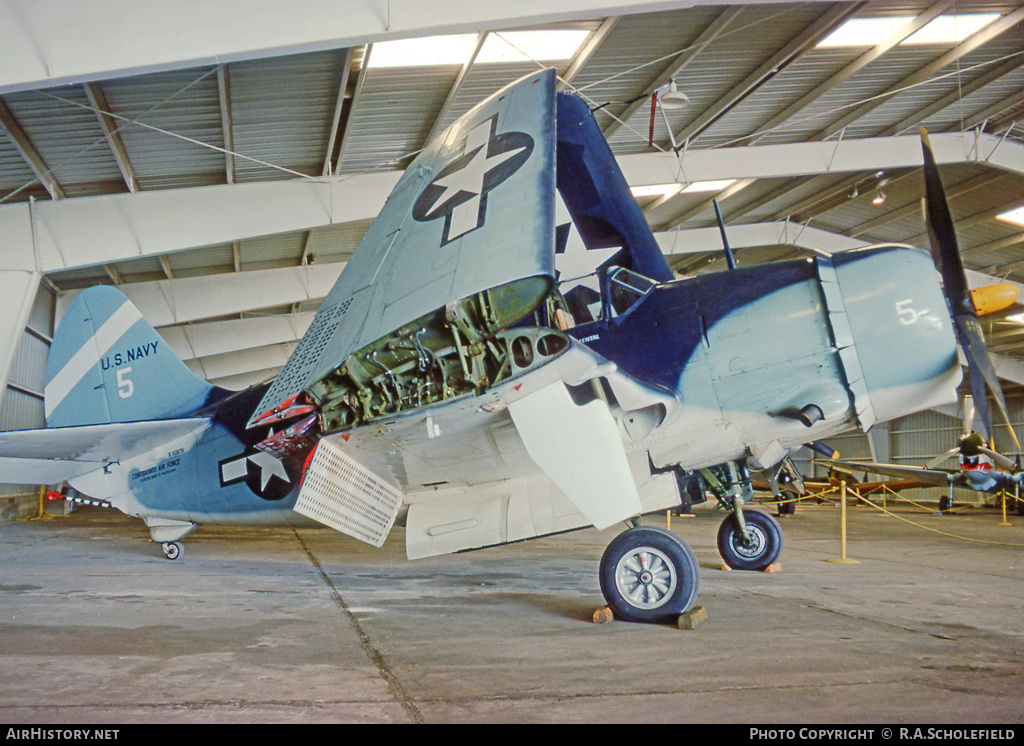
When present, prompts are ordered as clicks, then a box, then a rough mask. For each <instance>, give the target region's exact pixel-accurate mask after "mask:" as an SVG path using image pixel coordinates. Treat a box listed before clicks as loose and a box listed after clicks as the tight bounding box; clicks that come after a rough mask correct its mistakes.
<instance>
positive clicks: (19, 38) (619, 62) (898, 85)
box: [0, 0, 1024, 517]
mask: <svg viewBox="0 0 1024 746" xmlns="http://www.w3.org/2000/svg"><path fill="white" fill-rule="evenodd" d="M182 5H184V6H187V8H188V9H191V11H192V12H183V10H182V7H181V6H182ZM421 5H423V6H426V5H427V4H421ZM247 6H248V4H247V3H246V2H245V1H244V0H226V1H221V2H217V3H206V4H201V5H200V4H197V3H196V4H193V3H185V4H179V3H175V4H157V3H137V2H128V0H103V1H102V2H98V3H96V2H94V3H89V4H84V5H76V6H68V5H66V4H64V3H59V2H38V3H3V4H2V5H0V236H2V237H3V248H2V252H0V283H2V285H0V287H2V288H3V290H4V292H2V293H0V319H2V324H0V334H2V335H3V337H2V338H3V344H2V345H0V395H2V402H0V429H2V430H13V429H22V428H29V427H42V426H44V425H45V421H44V414H43V389H44V385H45V365H46V358H47V351H48V346H49V342H50V340H51V338H52V335H53V331H54V328H55V323H56V322H57V321H58V320H59V318H60V315H61V312H62V309H63V308H65V307H66V305H67V304H68V303H69V302H70V300H71V299H72V298H74V296H75V294H76V293H77V292H78V291H80V290H82V289H83V288H86V287H89V286H92V285H96V284H110V285H115V286H117V287H118V288H119V289H120V290H122V291H123V292H124V293H126V294H127V295H128V296H129V298H130V299H131V300H132V301H133V302H134V303H135V304H136V305H137V306H138V307H139V309H140V310H141V311H142V313H143V315H144V316H145V317H146V318H147V319H148V320H149V321H150V322H151V323H152V324H153V325H154V326H155V327H156V328H157V329H158V331H159V332H160V333H161V335H162V336H163V337H164V339H165V340H166V342H167V344H168V345H169V346H170V347H172V348H173V349H174V351H175V352H176V353H177V354H178V355H179V356H180V357H181V358H182V359H184V360H185V361H186V363H187V365H188V366H189V367H190V368H191V369H192V370H193V371H195V372H196V373H197V374H199V375H200V376H202V377H203V378H205V379H207V380H209V381H211V382H213V383H216V384H218V385H221V386H225V387H228V388H243V387H245V386H247V385H249V384H252V383H255V382H259V381H264V380H267V379H269V378H271V377H272V376H273V375H274V374H275V373H276V372H277V371H278V370H280V368H281V367H282V366H283V365H284V363H285V361H286V360H287V358H288V356H289V354H290V353H291V351H292V350H293V349H294V348H295V346H296V345H297V343H298V340H299V339H300V338H301V336H302V334H303V332H304V331H305V329H306V328H307V327H308V325H309V324H310V322H311V320H312V318H313V315H314V313H315V311H316V309H317V307H318V305H319V303H320V301H321V300H322V299H323V297H324V295H325V294H326V293H327V291H328V290H329V289H330V287H331V286H332V284H333V282H334V280H335V279H336V278H337V277H338V275H339V273H340V271H341V270H342V268H343V267H344V266H345V262H346V260H347V259H348V258H349V257H350V256H351V253H352V251H353V250H354V248H355V246H356V245H357V244H358V242H359V240H360V238H361V237H362V235H363V233H364V232H365V231H366V229H367V227H368V225H369V223H370V222H371V221H372V219H373V218H374V216H375V215H376V214H377V212H378V211H379V210H380V208H381V206H382V205H383V203H384V201H385V199H386V197H387V194H388V193H389V191H390V189H391V188H392V186H393V185H394V184H395V183H396V181H397V179H398V176H399V174H400V173H401V171H402V169H403V168H404V166H405V165H407V164H408V163H409V162H410V160H411V158H412V157H413V156H414V155H415V154H416V153H417V152H418V151H419V150H420V149H421V148H422V147H423V146H424V144H425V143H426V142H427V141H428V140H429V139H430V138H431V136H432V135H433V134H434V133H436V132H438V131H440V130H441V129H443V128H444V127H446V126H447V125H448V124H450V123H451V122H453V121H454V120H455V119H456V118H457V117H458V116H460V115H461V114H462V113H464V112H466V111H467V110H469V109H470V108H471V107H472V106H473V105H475V104H476V103H478V102H479V101H481V100H482V99H484V98H486V97H487V96H488V95H490V94H491V93H493V92H494V91H496V90H498V89H500V88H501V87H503V86H505V85H507V84H508V83H510V82H512V81H513V80H516V79H518V78H519V77H521V76H523V75H526V74H529V73H530V72H531V71H534V70H537V69H538V68H540V67H549V66H553V67H555V68H556V69H557V71H558V75H559V79H560V87H561V88H563V89H565V90H571V91H575V92H577V93H578V94H579V95H580V96H582V97H584V99H585V100H586V101H587V102H588V103H589V104H590V105H591V107H592V108H595V109H596V112H597V113H596V116H597V118H598V120H599V122H600V124H601V126H602V127H603V130H604V133H605V136H606V138H607V139H608V141H609V143H610V144H611V147H612V149H613V152H614V153H615V154H616V155H617V156H618V158H619V160H620V163H621V165H622V168H623V171H624V173H625V174H626V176H627V179H628V180H629V183H630V185H631V187H633V188H634V194H635V195H636V197H637V200H638V201H639V203H640V205H641V207H642V209H643V212H644V214H645V216H646V218H647V220H648V222H649V224H650V226H651V227H652V229H653V231H654V233H655V235H656V237H657V239H658V241H659V243H660V245H661V246H662V248H663V250H664V252H665V253H666V255H667V256H668V257H669V260H670V263H671V265H672V267H673V269H674V270H675V271H676V272H677V273H678V274H679V275H680V276H684V275H692V274H697V273H703V272H713V271H721V270H723V269H724V268H725V260H724V256H723V253H722V251H721V236H720V234H719V230H718V227H717V223H716V218H715V213H714V209H713V200H716V201H717V202H718V204H719V205H720V207H721V210H722V213H723V217H724V220H725V223H726V225H727V235H728V240H729V243H730V246H731V247H732V249H733V250H734V251H735V252H736V257H737V261H738V262H739V263H740V264H746V265H750V264H756V263H762V262H769V261H773V260H777V259H782V258H792V257H800V256H809V255H811V254H812V253H813V252H816V251H817V252H826V253H833V252H839V251H844V250H847V249H850V248H854V247H858V246H864V245H869V244H873V243H882V242H896V243H906V244H913V245H919V246H926V245H927V243H928V236H927V233H926V230H925V226H924V223H923V220H922V207H921V197H922V191H923V180H922V177H921V168H920V160H921V157H920V146H919V144H918V135H917V133H918V129H919V128H921V127H923V128H926V129H927V130H928V131H929V133H931V137H932V140H933V143H934V144H935V147H936V152H937V154H938V157H939V160H940V164H941V166H942V173H943V178H944V181H945V185H946V188H947V190H948V193H949V197H950V204H951V209H952V212H953V216H954V219H955V220H956V224H957V229H958V235H959V240H960V245H961V249H962V252H963V256H964V261H965V264H966V266H967V267H968V269H969V270H970V273H971V280H972V283H974V284H976V285H984V284H988V283H990V282H995V281H1006V282H1010V283H1014V284H1017V285H1021V284H1022V283H1024V24H1022V23H1021V21H1022V20H1024V5H1022V4H1019V3H1016V2H999V1H989V0H959V1H958V2H951V1H945V2H924V1H919V2H918V1H914V0H875V1H873V2H799V3H796V2H774V1H767V2H757V3H747V4H744V3H723V2H702V1H701V0H690V1H689V2H617V3H607V2H600V1H599V0H589V1H587V0H581V1H580V2H571V3H554V4H552V6H553V7H551V8H545V9H544V10H540V9H536V10H535V9H534V8H535V7H536V6H532V5H531V6H530V8H529V9H528V11H527V13H526V14H524V13H523V9H522V8H521V7H520V4H518V3H512V2H509V1H508V0H496V2H490V3H487V4H486V6H483V5H480V4H477V3H472V2H463V1H456V2H452V3H446V8H450V10H451V13H450V14H449V15H446V16H445V17H444V18H440V19H439V18H436V17H434V16H433V15H432V14H431V13H430V12H428V11H427V10H425V8H423V7H420V5H417V4H416V3H414V2H396V1H395V0H392V1H391V2H384V1H383V0H381V1H380V2H369V3H350V2H337V3H323V2H316V1H314V0H296V1H295V2H291V3H288V4H283V3H282V4H279V6H278V4H265V5H264V7H263V8H262V12H261V13H251V12H249V10H247ZM610 12H614V13H615V15H610V14H609V13H610ZM96 50H102V52H103V53H102V54H101V55H97V54H96ZM410 52H411V56H409V55H410ZM656 91H657V92H659V93H660V95H661V100H662V103H663V104H665V102H666V100H668V101H669V102H671V101H672V99H673V98H675V99H676V101H675V103H676V104H677V105H676V106H673V107H672V108H669V106H668V105H662V106H658V107H656V108H655V107H654V106H652V98H653V96H652V94H654V93H655V92H656ZM679 93H681V94H684V96H683V97H679V96H671V95H670V94H679ZM983 324H984V331H985V333H986V336H987V340H988V343H989V345H990V349H991V350H992V352H993V353H994V358H995V362H996V364H997V368H998V373H999V375H1000V377H1001V379H1002V380H1003V382H1004V386H1005V387H1006V391H1007V393H1008V399H1009V403H1010V409H1011V414H1012V419H1013V421H1014V423H1015V424H1016V426H1017V431H1018V433H1021V425H1022V423H1024V303H1021V302H1018V303H1016V304H1014V305H1013V306H1011V307H1010V308H1008V309H1006V310H1004V311H1001V312H999V313H997V314H993V315H989V316H985V317H983ZM782 343H784V342H782ZM892 364H893V365H894V366H898V365H899V364H900V361H899V360H898V359H894V360H893V361H892ZM960 429H961V422H960V412H959V411H958V409H957V407H955V406H954V407H951V408H950V409H949V410H947V411H943V412H936V411H932V412H925V413H921V414H919V415H915V416H912V417H908V418H904V419H902V420H898V421H895V422H892V423H889V424H888V425H885V426H881V425H879V426H876V427H875V428H874V429H873V432H872V433H871V435H870V437H869V436H868V435H865V434H863V433H853V434H851V435H849V436H846V437H843V438H839V439H837V440H836V442H835V445H836V447H837V448H838V449H839V450H840V451H841V453H842V455H843V456H844V457H847V458H873V459H875V460H880V461H891V462H896V463H904V464H920V463H923V462H924V461H926V460H928V459H929V458H931V457H933V456H935V455H936V454H939V453H942V452H944V451H946V450H948V449H949V448H951V447H952V446H953V445H955V442H956V438H957V436H958V435H959V433H960ZM1003 436H1005V432H1004V433H1003ZM1002 440H1003V438H1002V437H1001V436H1000V434H999V432H998V431H997V434H996V441H997V444H1000V443H1001V442H1002ZM802 463H803V466H804V468H805V469H806V471H807V472H808V474H810V473H812V472H813V471H814V470H815V469H816V468H817V467H816V466H815V465H814V464H813V463H812V462H811V460H810V458H809V457H808V459H806V460H805V461H804V462H802ZM36 490H37V488H35V487H27V486H24V485H4V486H2V487H0V496H3V498H4V499H3V500H2V503H3V505H4V506H5V507H4V510H3V514H4V516H5V517H11V516H14V515H16V514H17V513H18V512H19V510H30V509H34V503H35V499H36ZM932 499H935V498H934V497H933V498H932ZM962 499H964V500H965V501H969V500H975V499H978V498H976V497H974V496H972V495H971V494H965V495H963V496H962ZM19 505H21V506H23V507H22V508H19V507H18V506H19Z"/></svg>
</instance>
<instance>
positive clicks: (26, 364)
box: [0, 282, 57, 520]
mask: <svg viewBox="0 0 1024 746" xmlns="http://www.w3.org/2000/svg"><path fill="white" fill-rule="evenodd" d="M56 305H57V297H56V295H55V293H54V292H53V290H52V289H51V288H50V287H48V286H47V285H46V283H45V282H44V283H43V284H41V285H40V287H39V290H38V291H37V292H36V297H35V300H34V301H33V303H32V307H31V309H30V310H29V312H28V318H27V322H26V324H25V327H24V329H22V330H21V333H20V338H19V339H18V341H17V346H16V349H15V351H14V356H13V359H12V361H11V372H10V377H9V378H8V380H7V385H6V387H5V388H4V390H3V392H2V398H0V430H23V429H28V428H35V427H44V426H45V425H46V418H45V416H44V412H43V388H44V386H45V384H46V359H47V356H48V355H49V352H50V342H51V340H52V339H53V330H54V316H55V311H56ZM38 493H39V488H38V487H36V486H34V485H12V484H0V520H9V519H11V518H14V517H18V516H19V515H21V514H23V513H24V512H25V511H33V512H34V511H35V509H36V500H37V496H38Z"/></svg>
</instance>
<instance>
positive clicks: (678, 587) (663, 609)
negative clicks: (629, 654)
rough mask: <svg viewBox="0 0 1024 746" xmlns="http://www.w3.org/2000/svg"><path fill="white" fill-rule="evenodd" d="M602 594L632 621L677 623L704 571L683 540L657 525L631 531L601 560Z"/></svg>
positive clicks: (616, 611) (620, 615)
mask: <svg viewBox="0 0 1024 746" xmlns="http://www.w3.org/2000/svg"><path fill="white" fill-rule="evenodd" d="M600 580H601V592H602V593H603V594H604V598H605V601H607V602H608V606H609V607H610V608H611V610H612V612H613V613H614V614H615V616H617V617H618V618H619V619H623V620H625V621H627V622H675V621H676V618H677V617H678V616H679V615H680V614H682V613H683V612H685V611H688V610H689V609H690V607H691V606H692V605H693V602H694V601H695V600H696V598H697V591H698V589H699V587H700V567H699V565H698V564H697V558H696V556H695V555H694V553H693V550H692V549H690V547H689V545H688V544H687V543H686V542H685V541H683V540H682V539H681V538H679V536H677V535H676V534H674V533H672V532H671V531H666V530H665V529H663V528H657V527H654V526H640V527H638V528H631V529H628V530H626V531H624V532H622V533H621V534H619V535H618V536H616V537H615V538H614V539H613V540H612V542H611V543H610V544H609V545H608V548H607V549H605V552H604V555H603V556H602V557H601V568H600Z"/></svg>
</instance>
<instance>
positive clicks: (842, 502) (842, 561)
mask: <svg viewBox="0 0 1024 746" xmlns="http://www.w3.org/2000/svg"><path fill="white" fill-rule="evenodd" d="M839 546H840V556H839V559H830V560H825V561H826V562H831V563H833V564H836V565H859V564H860V562H858V561H857V560H852V559H847V558H846V481H845V480H844V481H842V482H840V483H839Z"/></svg>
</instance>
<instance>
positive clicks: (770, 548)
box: [718, 510, 782, 570]
mask: <svg viewBox="0 0 1024 746" xmlns="http://www.w3.org/2000/svg"><path fill="white" fill-rule="evenodd" d="M743 521H744V523H746V526H747V536H748V539H746V540H745V539H744V538H743V532H741V531H740V529H739V526H738V525H737V524H736V516H735V515H730V516H729V517H728V518H726V519H725V520H724V521H722V525H721V526H720V527H719V529H718V551H719V552H720V553H721V555H722V559H724V560H725V564H727V565H728V566H729V567H731V568H733V569H734V570H764V569H765V568H766V567H768V566H769V565H771V564H772V563H773V562H775V560H777V559H778V558H779V555H780V554H781V553H782V529H781V528H780V527H779V524H778V522H777V521H776V520H775V519H774V518H772V517H771V516H770V515H768V514H767V513H762V512H761V511H759V510H744V511H743Z"/></svg>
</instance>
